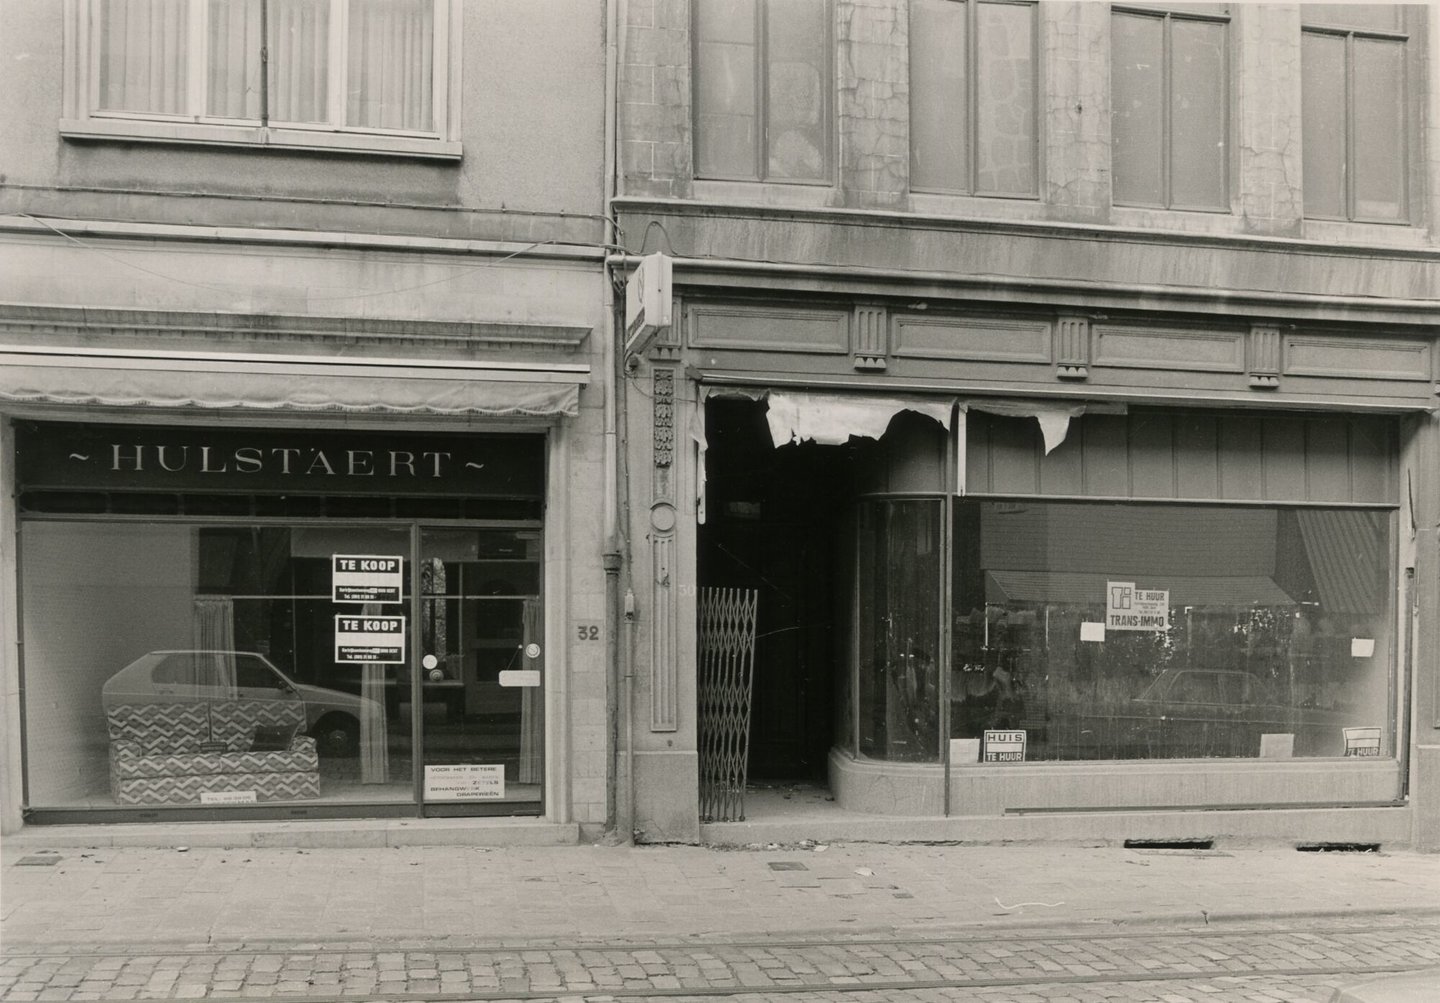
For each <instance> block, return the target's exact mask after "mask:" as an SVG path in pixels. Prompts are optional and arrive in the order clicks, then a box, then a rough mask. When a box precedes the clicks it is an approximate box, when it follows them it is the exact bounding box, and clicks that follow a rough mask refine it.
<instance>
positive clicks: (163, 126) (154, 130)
mask: <svg viewBox="0 0 1440 1003" xmlns="http://www.w3.org/2000/svg"><path fill="white" fill-rule="evenodd" d="M60 135H61V136H63V137H65V138H66V139H72V140H111V141H123V142H135V143H182V144H186V145H192V144H193V145H196V146H233V147H244V148H247V149H253V148H255V147H263V148H269V149H276V150H313V151H316V152H323V153H347V154H356V155H360V156H383V157H417V158H423V159H428V160H459V159H460V154H461V144H460V143H458V142H451V141H446V140H439V139H422V138H418V137H414V136H385V135H377V134H372V133H359V132H319V131H316V132H311V131H308V130H304V129H276V128H270V127H265V126H236V125H203V124H198V123H193V122H150V121H139V120H136V119H105V118H80V119H62V120H61V122H60Z"/></svg>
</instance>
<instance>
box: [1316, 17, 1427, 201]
mask: <svg viewBox="0 0 1440 1003" xmlns="http://www.w3.org/2000/svg"><path fill="white" fill-rule="evenodd" d="M1405 6H1406V5H1399V4H1302V5H1301V7H1300V17H1301V36H1300V44H1301V50H1300V64H1301V97H1302V121H1301V129H1302V131H1303V133H1304V143H1303V150H1304V153H1303V167H1302V170H1303V172H1304V183H1305V215H1306V216H1308V217H1310V218H1312V219H1341V220H1364V221H1371V222H1383V223H1403V222H1406V221H1407V218H1408V215H1409V209H1408V207H1407V202H1408V198H1407V192H1408V188H1409V181H1410V179H1409V177H1408V175H1409V171H1410V166H1409V164H1410V160H1411V156H1410V153H1411V151H1410V149H1409V145H1410V143H1411V141H1412V140H1411V133H1412V129H1411V127H1410V123H1409V121H1408V115H1409V112H1408V110H1407V109H1408V108H1409V100H1408V97H1407V91H1408V90H1409V87H1410V83H1409V80H1408V77H1409V75H1410V72H1411V68H1410V66H1409V65H1408V64H1409V62H1410V60H1409V56H1408V53H1407V51H1406V50H1407V47H1408V44H1409V41H1410V36H1409V32H1408V31H1407V23H1406V22H1407V18H1406V10H1405Z"/></svg>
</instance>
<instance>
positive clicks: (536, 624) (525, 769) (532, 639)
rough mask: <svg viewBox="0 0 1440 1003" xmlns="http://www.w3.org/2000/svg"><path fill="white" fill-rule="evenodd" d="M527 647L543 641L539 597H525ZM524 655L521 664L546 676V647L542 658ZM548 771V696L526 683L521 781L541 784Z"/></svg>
mask: <svg viewBox="0 0 1440 1003" xmlns="http://www.w3.org/2000/svg"><path fill="white" fill-rule="evenodd" d="M524 625H525V629H524V631H523V639H522V641H521V644H522V645H523V647H524V648H528V647H530V645H531V644H538V645H543V644H544V642H545V638H544V619H543V618H542V616H541V606H540V600H538V599H526V600H525V611H524ZM522 657H524V661H523V663H522V667H523V668H526V669H536V670H540V671H541V678H542V679H543V678H544V671H543V668H542V666H543V665H544V657H543V648H542V656H541V657H540V658H530V657H528V656H522ZM544 771H545V699H544V690H543V689H542V688H541V687H539V686H526V687H524V688H522V689H521V690H520V771H519V778H518V779H519V781H520V783H522V784H538V783H540V782H541V778H542V777H543V775H544Z"/></svg>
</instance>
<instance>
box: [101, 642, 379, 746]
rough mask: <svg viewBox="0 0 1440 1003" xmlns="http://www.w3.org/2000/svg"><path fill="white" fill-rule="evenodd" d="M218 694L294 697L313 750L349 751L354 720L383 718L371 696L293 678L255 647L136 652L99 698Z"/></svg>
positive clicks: (118, 700) (207, 697)
mask: <svg viewBox="0 0 1440 1003" xmlns="http://www.w3.org/2000/svg"><path fill="white" fill-rule="evenodd" d="M202 700H204V701H221V700H297V701H301V702H303V703H304V706H305V723H306V730H307V732H308V733H309V734H310V735H312V736H314V738H315V741H316V746H317V749H318V751H319V754H320V755H321V756H322V757H326V758H339V757H350V756H355V755H357V754H358V752H359V749H360V721H361V718H362V716H363V715H365V714H367V713H368V714H372V715H374V717H373V718H372V720H383V718H382V715H383V709H382V708H381V707H380V706H379V705H378V704H377V703H376V702H375V701H373V700H369V699H366V698H365V697H361V696H356V695H354V694H352V693H344V692H341V691H340V690H332V689H326V688H325V687H323V686H310V685H307V684H305V683H300V682H296V681H295V680H293V679H291V678H290V677H289V676H287V675H286V674H285V673H283V672H281V671H280V669H278V668H276V666H275V665H274V664H273V663H271V662H270V660H269V659H267V658H266V657H265V656H264V655H262V654H260V653H259V652H255V651H204V650H188V651H183V650H177V651H152V652H150V653H148V654H145V655H141V656H140V657H139V658H137V659H135V661H133V662H131V663H130V664H129V665H127V666H125V667H124V668H123V669H121V670H120V671H119V672H117V673H115V675H113V676H111V677H110V678H109V679H108V680H106V682H105V685H104V686H103V687H102V689H101V703H102V704H103V706H104V709H105V710H106V711H107V712H108V711H109V710H110V709H111V708H112V707H114V706H115V705H117V704H132V703H189V702H192V701H202Z"/></svg>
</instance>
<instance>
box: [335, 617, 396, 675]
mask: <svg viewBox="0 0 1440 1003" xmlns="http://www.w3.org/2000/svg"><path fill="white" fill-rule="evenodd" d="M335 661H336V663H338V664H340V665H355V664H362V665H363V664H364V663H366V662H379V663H380V664H382V665H404V664H405V618H404V617H403V616H354V615H351V614H341V615H339V616H337V617H336V618H335Z"/></svg>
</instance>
